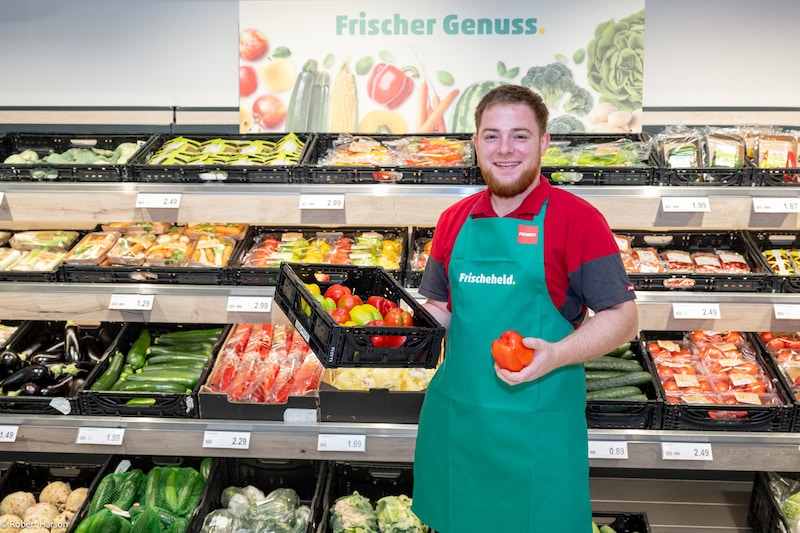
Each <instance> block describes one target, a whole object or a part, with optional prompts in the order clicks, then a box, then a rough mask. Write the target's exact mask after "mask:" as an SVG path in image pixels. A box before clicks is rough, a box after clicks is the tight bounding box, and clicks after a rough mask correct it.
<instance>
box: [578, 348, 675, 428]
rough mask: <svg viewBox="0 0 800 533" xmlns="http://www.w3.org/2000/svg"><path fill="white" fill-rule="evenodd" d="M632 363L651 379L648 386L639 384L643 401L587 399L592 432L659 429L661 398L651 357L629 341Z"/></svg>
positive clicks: (587, 412) (588, 421)
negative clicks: (632, 354)
mask: <svg viewBox="0 0 800 533" xmlns="http://www.w3.org/2000/svg"><path fill="white" fill-rule="evenodd" d="M630 349H631V351H633V353H634V354H635V355H634V358H633V359H632V360H633V361H638V362H639V363H641V364H642V367H643V368H644V369H645V370H646V371H648V372H650V375H651V376H653V377H652V379H651V380H650V383H647V384H646V385H642V386H641V389H642V392H643V393H644V394H645V396H647V400H646V401H636V400H625V399H618V400H617V399H614V400H612V399H604V400H592V399H587V400H586V422H587V425H588V427H590V428H593V429H661V423H662V416H663V415H662V410H663V408H664V396H663V395H662V394H661V391H660V390H659V387H658V374H657V373H656V369H655V366H653V361H652V359H651V358H650V357H646V356H645V355H644V352H645V348H644V345H643V344H642V343H641V342H640V341H633V342H631V346H630Z"/></svg>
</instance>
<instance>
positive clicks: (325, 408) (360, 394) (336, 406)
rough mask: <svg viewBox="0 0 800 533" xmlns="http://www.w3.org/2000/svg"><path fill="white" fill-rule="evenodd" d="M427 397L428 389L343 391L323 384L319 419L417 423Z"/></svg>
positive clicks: (320, 395) (326, 420)
mask: <svg viewBox="0 0 800 533" xmlns="http://www.w3.org/2000/svg"><path fill="white" fill-rule="evenodd" d="M424 400H425V391H392V390H389V389H369V390H365V391H362V390H340V389H337V388H336V387H334V386H332V385H329V384H328V383H321V384H320V386H319V419H320V421H321V422H357V423H390V424H416V423H417V422H419V413H420V411H421V410H422V402H423V401H424Z"/></svg>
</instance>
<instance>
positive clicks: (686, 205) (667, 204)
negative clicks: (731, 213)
mask: <svg viewBox="0 0 800 533" xmlns="http://www.w3.org/2000/svg"><path fill="white" fill-rule="evenodd" d="M661 207H662V209H663V210H664V212H665V213H704V212H709V211H711V202H709V200H708V197H695V198H689V197H685V198H684V197H673V198H671V197H664V198H662V199H661Z"/></svg>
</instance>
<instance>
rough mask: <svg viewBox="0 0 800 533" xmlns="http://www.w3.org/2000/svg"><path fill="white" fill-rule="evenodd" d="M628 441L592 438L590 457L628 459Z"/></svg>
mask: <svg viewBox="0 0 800 533" xmlns="http://www.w3.org/2000/svg"><path fill="white" fill-rule="evenodd" d="M627 458H628V443H627V442H626V441H616V440H590V441H589V459H627Z"/></svg>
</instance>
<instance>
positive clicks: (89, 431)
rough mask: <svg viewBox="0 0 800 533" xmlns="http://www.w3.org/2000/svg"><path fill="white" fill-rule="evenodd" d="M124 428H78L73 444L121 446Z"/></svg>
mask: <svg viewBox="0 0 800 533" xmlns="http://www.w3.org/2000/svg"><path fill="white" fill-rule="evenodd" d="M124 436H125V429H124V428H78V437H77V438H76V439H75V444H105V445H109V446H121V445H122V438H123V437H124Z"/></svg>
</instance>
